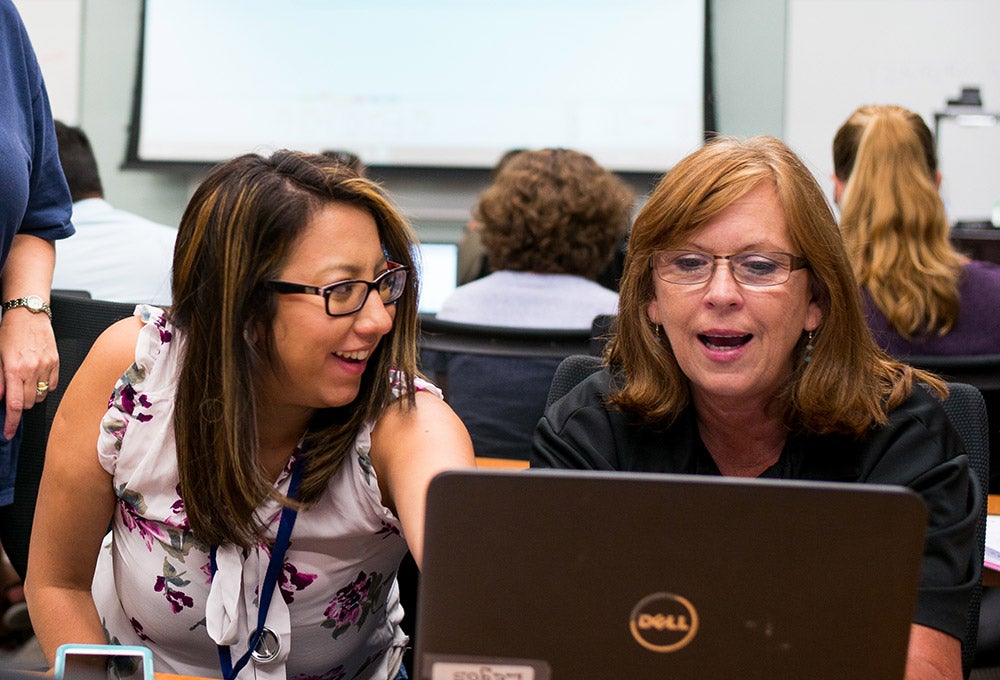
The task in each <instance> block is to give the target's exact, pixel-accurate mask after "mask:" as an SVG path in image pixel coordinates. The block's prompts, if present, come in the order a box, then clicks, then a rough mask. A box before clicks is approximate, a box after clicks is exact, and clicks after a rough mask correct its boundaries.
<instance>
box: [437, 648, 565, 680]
mask: <svg viewBox="0 0 1000 680" xmlns="http://www.w3.org/2000/svg"><path fill="white" fill-rule="evenodd" d="M424 668H425V669H430V673H427V672H426V670H425V672H424V674H423V678H424V680H550V678H551V670H550V669H549V664H547V663H546V662H545V661H540V660H537V659H507V658H483V657H472V656H450V655H438V654H427V655H425V656H424Z"/></svg>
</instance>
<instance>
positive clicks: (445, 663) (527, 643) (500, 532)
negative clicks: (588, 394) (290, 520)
mask: <svg viewBox="0 0 1000 680" xmlns="http://www.w3.org/2000/svg"><path fill="white" fill-rule="evenodd" d="M427 503H428V504H427V525H426V537H425V544H424V559H423V571H422V575H421V583H420V588H421V591H420V608H419V616H418V619H417V622H418V623H417V626H418V628H417V636H416V637H417V647H416V649H417V671H418V674H417V676H416V677H418V678H421V679H433V680H439V678H449V679H450V678H453V677H473V676H459V675H455V673H461V672H465V673H469V672H473V671H476V672H479V673H480V675H482V673H484V672H486V671H484V670H483V669H484V668H485V669H490V672H492V673H494V675H496V677H518V678H519V679H520V680H545V679H546V678H556V679H559V678H629V679H630V680H642V679H646V678H648V679H650V680H652V679H654V678H656V679H659V678H668V677H670V678H673V677H676V678H736V677H739V678H762V679H763V678H769V679H773V678H810V679H811V680H826V679H829V680H847V679H852V678H857V679H858V680H860V679H861V678H864V680H889V679H890V678H892V679H894V680H898V679H899V678H901V677H903V671H904V668H905V660H906V648H907V643H908V638H909V628H910V623H911V621H912V619H913V613H914V609H915V602H916V585H917V579H918V574H919V567H920V559H921V555H922V553H923V544H924V531H925V526H926V510H925V508H924V504H923V501H922V500H921V499H920V498H919V496H917V495H916V494H915V493H913V492H912V491H909V490H907V489H902V488H897V487H875V486H871V485H861V484H853V485H847V484H830V483H804V482H789V481H779V480H766V481H765V480H733V479H729V478H716V477H712V478H709V477H698V476H680V475H663V474H629V473H594V472H570V471H544V470H530V471H525V472H506V471H488V470H475V471H463V472H450V473H445V474H443V475H439V476H438V477H437V478H435V479H434V481H433V482H432V484H431V487H430V490H429V494H428V502H427ZM476 669H478V670H476ZM449 673H450V674H449ZM504 674H506V675H504ZM483 677H485V676H483Z"/></svg>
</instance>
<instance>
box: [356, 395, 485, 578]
mask: <svg viewBox="0 0 1000 680" xmlns="http://www.w3.org/2000/svg"><path fill="white" fill-rule="evenodd" d="M371 459H372V465H373V466H374V467H375V473H376V475H377V476H378V480H379V490H380V491H381V492H382V499H383V502H384V503H385V504H386V507H388V508H389V509H391V510H392V511H393V512H395V513H396V516H397V517H398V518H399V521H400V522H401V523H402V525H403V534H404V535H405V536H406V542H407V544H408V545H409V547H410V553H411V554H412V555H413V559H414V561H415V562H416V563H417V566H420V565H421V564H422V562H423V545H424V508H425V504H426V500H427V486H428V485H429V484H430V481H431V478H433V477H434V475H436V474H437V473H439V472H442V471H444V470H449V469H454V468H470V467H475V466H476V462H475V457H474V455H473V452H472V440H471V439H469V433H468V431H466V429H465V425H463V424H462V421H461V420H459V418H458V416H457V415H455V412H454V411H452V410H451V407H450V406H448V405H447V404H446V403H445V402H444V400H443V399H441V398H440V397H437V396H435V395H433V394H431V393H430V392H423V391H421V392H417V395H416V405H415V407H413V408H407V407H403V408H397V407H396V406H395V405H393V406H390V407H389V408H387V409H386V410H385V412H384V414H383V415H382V416H381V417H380V418H379V420H378V422H377V423H376V424H375V429H374V430H372V451H371Z"/></svg>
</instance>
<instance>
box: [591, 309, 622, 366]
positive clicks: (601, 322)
mask: <svg viewBox="0 0 1000 680" xmlns="http://www.w3.org/2000/svg"><path fill="white" fill-rule="evenodd" d="M617 319H618V315H617V314H598V315H597V316H595V317H594V321H593V322H592V323H591V325H590V353H591V354H593V355H594V356H595V357H599V356H602V355H603V354H604V346H605V345H607V344H608V341H609V340H610V339H611V336H613V335H614V334H615V331H616V330H617V329H616V328H615V321H616V320H617Z"/></svg>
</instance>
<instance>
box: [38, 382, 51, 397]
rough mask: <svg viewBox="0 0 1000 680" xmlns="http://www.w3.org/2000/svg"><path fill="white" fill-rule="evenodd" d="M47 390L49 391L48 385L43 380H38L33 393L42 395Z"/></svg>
mask: <svg viewBox="0 0 1000 680" xmlns="http://www.w3.org/2000/svg"><path fill="white" fill-rule="evenodd" d="M48 389H49V384H48V383H47V382H45V381H44V380H39V381H38V384H37V385H35V391H36V392H38V393H39V394H42V393H43V392H45V391H47V390H48Z"/></svg>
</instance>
